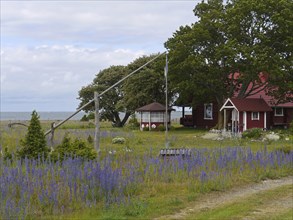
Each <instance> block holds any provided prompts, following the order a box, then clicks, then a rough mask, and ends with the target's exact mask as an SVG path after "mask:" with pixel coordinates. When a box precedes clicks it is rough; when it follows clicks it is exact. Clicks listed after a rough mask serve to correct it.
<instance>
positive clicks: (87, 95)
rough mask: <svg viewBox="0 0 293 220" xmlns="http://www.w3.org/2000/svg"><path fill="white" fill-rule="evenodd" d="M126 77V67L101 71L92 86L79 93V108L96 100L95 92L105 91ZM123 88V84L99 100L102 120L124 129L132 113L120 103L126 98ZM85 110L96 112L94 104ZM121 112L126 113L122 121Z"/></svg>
mask: <svg viewBox="0 0 293 220" xmlns="http://www.w3.org/2000/svg"><path fill="white" fill-rule="evenodd" d="M125 75H126V68H125V66H111V67H109V68H106V69H104V70H102V71H100V72H99V73H98V74H97V75H96V77H95V78H94V79H93V82H92V83H91V84H89V85H88V86H85V87H83V88H82V89H81V90H80V91H79V93H78V94H79V97H78V99H80V100H81V103H80V105H79V107H81V106H83V105H84V104H86V103H87V102H89V101H90V100H93V99H94V91H97V92H98V93H101V92H103V91H105V90H106V89H107V88H109V87H110V86H112V85H113V84H115V83H116V82H118V81H119V80H121V79H122V78H123V77H124V76H125ZM122 87H123V84H122V83H121V84H119V85H117V86H116V87H115V88H113V89H111V90H109V91H108V92H107V93H105V94H104V95H103V96H102V97H100V100H99V104H100V114H101V119H106V120H109V121H111V122H112V123H113V126H115V127H122V126H123V125H124V124H125V122H126V121H127V119H128V118H129V116H130V114H131V112H130V111H129V110H128V109H127V108H125V106H124V105H123V104H121V102H120V101H121V100H122V99H123V97H124V94H123V90H122ZM118 103H119V104H118ZM84 110H85V111H86V112H92V111H94V102H93V103H92V104H91V105H89V106H88V107H87V108H85V109H84ZM119 112H124V113H125V114H124V117H123V118H122V119H121V118H120V115H119Z"/></svg>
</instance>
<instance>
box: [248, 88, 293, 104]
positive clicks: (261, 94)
mask: <svg viewBox="0 0 293 220" xmlns="http://www.w3.org/2000/svg"><path fill="white" fill-rule="evenodd" d="M246 98H247V99H251V98H253V99H254V98H262V99H264V100H265V102H266V103H267V104H268V105H269V106H271V107H275V106H277V107H289V108H293V102H286V103H280V104H279V103H278V104H277V101H276V100H275V99H274V98H273V97H271V96H269V95H267V94H266V92H265V91H264V90H262V91H260V92H258V93H257V94H254V95H251V96H247V97H246Z"/></svg>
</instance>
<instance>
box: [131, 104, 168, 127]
mask: <svg viewBox="0 0 293 220" xmlns="http://www.w3.org/2000/svg"><path fill="white" fill-rule="evenodd" d="M136 111H137V112H139V113H140V129H141V130H143V129H144V128H148V129H149V130H151V129H155V128H157V127H158V126H159V125H164V123H165V117H166V107H165V106H164V105H162V104H160V103H158V102H153V103H151V104H148V105H145V106H142V107H140V108H138V109H136ZM171 111H174V109H172V108H170V107H169V108H168V118H167V123H168V127H169V126H170V124H171Z"/></svg>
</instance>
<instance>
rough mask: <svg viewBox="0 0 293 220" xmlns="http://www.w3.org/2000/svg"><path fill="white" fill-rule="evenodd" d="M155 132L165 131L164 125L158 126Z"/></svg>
mask: <svg viewBox="0 0 293 220" xmlns="http://www.w3.org/2000/svg"><path fill="white" fill-rule="evenodd" d="M156 130H157V131H165V130H166V128H165V126H164V125H159V126H158V127H157V128H156Z"/></svg>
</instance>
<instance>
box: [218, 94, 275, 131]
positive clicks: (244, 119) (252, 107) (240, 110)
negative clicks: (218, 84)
mask: <svg viewBox="0 0 293 220" xmlns="http://www.w3.org/2000/svg"><path fill="white" fill-rule="evenodd" d="M222 110H223V111H224V128H225V129H227V130H231V131H232V132H235V133H238V132H243V131H245V130H247V129H250V128H262V129H267V128H268V115H269V113H270V112H272V108H271V107H270V106H269V105H268V104H267V103H266V102H265V100H264V99H262V98H258V99H256V98H246V99H238V98H229V99H227V101H226V102H225V103H224V105H223V106H222V108H221V109H220V111H222ZM228 115H229V117H227V116H228ZM226 122H228V123H226Z"/></svg>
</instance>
